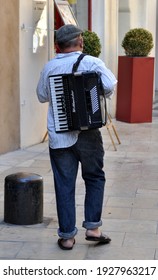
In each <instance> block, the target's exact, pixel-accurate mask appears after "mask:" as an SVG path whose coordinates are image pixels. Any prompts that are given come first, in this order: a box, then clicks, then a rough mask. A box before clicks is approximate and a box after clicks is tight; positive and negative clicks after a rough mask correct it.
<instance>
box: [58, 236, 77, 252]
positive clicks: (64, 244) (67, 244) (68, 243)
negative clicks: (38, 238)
mask: <svg viewBox="0 0 158 280" xmlns="http://www.w3.org/2000/svg"><path fill="white" fill-rule="evenodd" d="M74 244H75V239H74V238H71V239H64V238H59V239H58V245H59V247H60V249H62V250H72V249H73V246H74Z"/></svg>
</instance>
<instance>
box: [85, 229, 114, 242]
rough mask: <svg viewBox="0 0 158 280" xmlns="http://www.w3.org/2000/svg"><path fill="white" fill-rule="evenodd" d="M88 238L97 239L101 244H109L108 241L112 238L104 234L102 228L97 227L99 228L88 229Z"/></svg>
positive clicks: (90, 239)
mask: <svg viewBox="0 0 158 280" xmlns="http://www.w3.org/2000/svg"><path fill="white" fill-rule="evenodd" d="M86 240H88V241H97V242H99V243H100V244H108V243H110V241H111V238H110V237H108V236H107V235H105V234H102V233H101V232H100V230H99V229H98V228H97V229H94V230H87V231H86Z"/></svg>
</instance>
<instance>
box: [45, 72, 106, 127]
mask: <svg viewBox="0 0 158 280" xmlns="http://www.w3.org/2000/svg"><path fill="white" fill-rule="evenodd" d="M49 86H50V94H51V103H52V109H53V114H54V122H55V131H56V132H64V131H65V132H66V131H73V130H81V131H82V130H88V129H93V128H100V127H102V126H103V125H105V124H106V99H105V96H104V92H103V88H102V83H101V79H100V76H99V74H98V73H97V72H95V71H89V72H75V73H70V74H61V75H50V76H49Z"/></svg>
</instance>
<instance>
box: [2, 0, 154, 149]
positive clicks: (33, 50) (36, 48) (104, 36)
mask: <svg viewBox="0 0 158 280" xmlns="http://www.w3.org/2000/svg"><path fill="white" fill-rule="evenodd" d="M0 1H1V9H0V16H1V29H0V33H1V41H0V64H1V68H0V69H1V70H0V83H1V88H0V131H1V145H0V154H2V153H6V152H9V151H13V150H16V149H18V148H24V147H27V146H30V145H34V144H37V143H39V142H41V141H42V139H43V137H44V135H45V133H46V131H47V127H46V126H47V124H46V122H47V121H46V119H47V104H40V103H39V102H38V100H37V97H36V85H37V82H38V79H39V75H40V71H41V69H42V68H43V66H44V64H45V63H46V62H47V61H48V60H49V59H51V58H53V56H54V26H55V24H56V12H55V9H54V0H41V1H38V0H12V1H11V0H6V1H3V4H2V0H0ZM69 2H70V4H71V7H72V9H73V11H74V14H75V16H76V18H77V21H78V23H79V25H80V26H81V28H83V29H88V28H91V30H92V31H95V32H96V33H97V34H98V36H99V37H100V40H101V44H102V53H101V55H100V58H101V59H103V60H104V61H105V63H106V65H107V66H108V67H109V68H110V69H111V70H112V71H113V72H114V74H115V75H116V76H117V70H118V69H117V68H118V56H119V55H123V54H124V53H123V49H122V48H121V41H122V39H123V36H124V35H125V33H126V32H127V31H128V30H129V29H131V28H135V27H143V28H146V29H148V30H150V31H151V32H152V34H153V38H154V48H153V50H152V52H151V54H150V55H151V56H154V57H155V90H158V79H156V77H157V76H158V43H157V41H158V40H156V38H158V16H157V15H158V0H152V1H151V0H141V1H140V0H117V1H116V0H99V1H98V0H91V1H88V0H74V1H73V0H72V1H71V0H70V1H69ZM140 2H141V3H140ZM153 94H154V93H153ZM116 96H117V91H116V94H115V96H114V97H113V99H112V101H109V103H108V108H109V111H110V113H111V114H112V116H113V117H114V116H115V110H116Z"/></svg>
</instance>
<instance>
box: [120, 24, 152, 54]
mask: <svg viewBox="0 0 158 280" xmlns="http://www.w3.org/2000/svg"><path fill="white" fill-rule="evenodd" d="M153 46H154V44H153V36H152V34H151V32H149V31H148V30H146V29H144V28H134V29H131V30H129V31H128V32H127V33H126V34H125V37H124V39H123V41H122V47H123V48H124V49H125V54H126V55H128V56H148V55H149V53H150V51H151V49H152V48H153Z"/></svg>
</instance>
